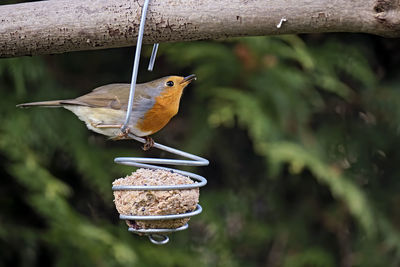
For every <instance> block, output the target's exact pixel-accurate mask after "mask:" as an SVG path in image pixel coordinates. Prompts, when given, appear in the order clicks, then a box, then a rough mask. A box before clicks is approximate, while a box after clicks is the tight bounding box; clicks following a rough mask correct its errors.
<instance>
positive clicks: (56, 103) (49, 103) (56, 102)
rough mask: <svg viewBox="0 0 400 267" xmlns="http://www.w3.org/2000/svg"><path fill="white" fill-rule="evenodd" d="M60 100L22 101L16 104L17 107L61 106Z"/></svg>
mask: <svg viewBox="0 0 400 267" xmlns="http://www.w3.org/2000/svg"><path fill="white" fill-rule="evenodd" d="M61 102H62V101H61V100H52V101H41V102H31V103H23V104H18V105H17V107H19V108H28V107H34V106H39V107H61V106H62V103H61Z"/></svg>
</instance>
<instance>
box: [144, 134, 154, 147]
mask: <svg viewBox="0 0 400 267" xmlns="http://www.w3.org/2000/svg"><path fill="white" fill-rule="evenodd" d="M144 138H145V139H146V143H144V145H143V147H142V149H143V150H144V151H147V150H149V149H150V148H152V147H153V146H154V140H153V138H151V137H150V136H145V137H144Z"/></svg>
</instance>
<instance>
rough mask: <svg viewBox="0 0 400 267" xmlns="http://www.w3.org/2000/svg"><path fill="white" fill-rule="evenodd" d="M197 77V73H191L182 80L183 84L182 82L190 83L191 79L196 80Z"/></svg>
mask: <svg viewBox="0 0 400 267" xmlns="http://www.w3.org/2000/svg"><path fill="white" fill-rule="evenodd" d="M196 79H197V78H196V75H195V74H191V75H189V76H186V77H185V78H183V80H182V81H181V82H180V83H181V84H182V83H186V84H189V83H190V82H191V81H194V80H196Z"/></svg>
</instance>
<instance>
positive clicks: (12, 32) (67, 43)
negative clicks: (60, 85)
mask: <svg viewBox="0 0 400 267" xmlns="http://www.w3.org/2000/svg"><path fill="white" fill-rule="evenodd" d="M142 4H143V0H139V1H138V0H124V1H121V0H90V1H82V0H59V1H39V2H32V3H23V4H15V5H3V6H0V21H1V23H0V57H15V56H23V55H38V54H55V53H63V52H68V51H78V50H91V49H104V48H111V47H123V46H131V45H134V44H135V42H136V37H137V31H138V27H139V25H138V24H139V20H140V12H141V5H142ZM282 17H285V18H286V19H287V21H286V22H284V23H283V25H282V27H281V28H277V27H276V26H277V24H278V23H279V21H280V20H281V18H282ZM319 32H363V33H371V34H377V35H381V36H386V37H400V0H352V1H349V0H274V1H272V0H270V1H267V0H219V1H215V0H202V1H199V0H184V1H183V0H169V1H166V0H152V1H150V6H149V12H148V14H147V22H146V27H145V33H144V39H143V41H144V43H154V42H173V41H193V40H201V39H221V38H226V37H233V36H251V35H273V34H287V33H319Z"/></svg>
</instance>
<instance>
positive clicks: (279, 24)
mask: <svg viewBox="0 0 400 267" xmlns="http://www.w3.org/2000/svg"><path fill="white" fill-rule="evenodd" d="M286 21H287V19H286V18H285V17H282V18H281V21H279V23H278V25H276V27H277V28H278V29H280V28H281V27H282V24H283V23H284V22H286Z"/></svg>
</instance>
